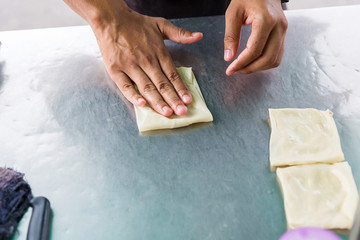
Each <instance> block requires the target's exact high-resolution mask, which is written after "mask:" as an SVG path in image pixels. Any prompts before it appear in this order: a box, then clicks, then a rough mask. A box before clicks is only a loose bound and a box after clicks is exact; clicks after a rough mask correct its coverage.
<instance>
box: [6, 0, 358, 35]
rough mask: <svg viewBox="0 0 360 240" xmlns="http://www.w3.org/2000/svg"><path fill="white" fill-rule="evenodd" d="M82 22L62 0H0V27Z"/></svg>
mask: <svg viewBox="0 0 360 240" xmlns="http://www.w3.org/2000/svg"><path fill="white" fill-rule="evenodd" d="M279 1H280V0H279ZM353 4H360V0H290V2H289V3H287V4H286V5H285V7H286V9H288V10H294V9H303V8H315V7H327V6H339V5H353ZM84 24H86V22H85V21H84V20H82V18H80V17H79V16H78V15H77V14H75V13H74V12H73V11H72V10H71V9H70V8H69V7H68V6H67V5H66V4H65V3H64V2H63V1H62V0H0V31H4V30H18V29H32V28H47V27H63V26H75V25H84Z"/></svg>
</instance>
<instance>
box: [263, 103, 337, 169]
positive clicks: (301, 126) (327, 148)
mask: <svg viewBox="0 0 360 240" xmlns="http://www.w3.org/2000/svg"><path fill="white" fill-rule="evenodd" d="M269 115H270V125H271V136H270V165H271V168H274V167H279V166H290V165H301V164H312V163H335V162H341V161H342V160H344V154H343V152H342V150H341V144H340V138H339V134H338V131H337V129H336V125H335V122H334V119H333V117H332V115H333V113H332V112H331V111H329V110H326V111H320V110H316V109H312V108H306V109H296V108H284V109H269Z"/></svg>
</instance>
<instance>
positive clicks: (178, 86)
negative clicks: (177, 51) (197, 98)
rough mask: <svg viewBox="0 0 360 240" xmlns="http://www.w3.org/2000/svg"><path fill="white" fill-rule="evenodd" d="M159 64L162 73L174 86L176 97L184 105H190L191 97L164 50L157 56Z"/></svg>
mask: <svg viewBox="0 0 360 240" xmlns="http://www.w3.org/2000/svg"><path fill="white" fill-rule="evenodd" d="M159 55H160V56H159V63H160V66H161V69H162V70H163V73H164V74H165V76H166V77H167V79H168V80H169V82H171V84H172V85H173V86H174V88H175V90H176V92H177V94H178V96H179V97H180V98H181V100H182V101H183V102H184V103H185V104H190V103H191V102H192V96H191V93H190V91H189V90H188V88H187V86H186V84H185V82H184V80H183V79H182V78H181V76H180V74H179V73H178V71H177V70H176V67H175V65H174V62H173V60H172V59H171V56H170V54H169V52H168V51H166V50H164V51H163V52H161V53H160V54H159Z"/></svg>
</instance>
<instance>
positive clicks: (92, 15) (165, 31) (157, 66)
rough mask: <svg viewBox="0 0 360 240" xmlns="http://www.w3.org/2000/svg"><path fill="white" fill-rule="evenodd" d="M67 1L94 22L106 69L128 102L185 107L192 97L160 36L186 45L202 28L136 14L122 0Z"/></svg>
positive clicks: (181, 110) (178, 110)
mask: <svg viewBox="0 0 360 240" xmlns="http://www.w3.org/2000/svg"><path fill="white" fill-rule="evenodd" d="M65 1H66V3H67V4H69V5H70V7H72V8H73V9H74V10H75V11H76V12H77V13H79V14H80V15H81V16H83V18H84V19H85V20H87V21H88V23H89V24H90V26H91V27H92V29H93V31H94V33H95V36H96V38H97V41H98V45H99V47H100V51H101V54H102V56H103V59H104V63H105V66H106V69H107V71H108V73H109V74H110V76H111V78H112V80H113V81H114V82H115V83H116V85H117V86H118V88H119V89H120V91H121V92H122V93H123V94H124V96H125V97H126V98H127V99H128V100H129V101H130V102H131V103H133V104H135V105H137V106H144V105H145V104H146V103H148V105H149V106H150V107H151V108H153V109H154V110H155V111H156V112H158V113H159V114H162V115H164V116H167V117H168V116H170V115H172V114H173V113H175V114H176V115H183V114H185V113H186V112H187V107H186V104H189V103H191V101H192V96H191V93H190V92H189V90H188V89H187V87H186V85H185V83H184V81H183V80H182V79H181V77H180V75H179V74H178V72H177V70H176V68H175V65H174V63H173V61H172V59H171V56H170V54H169V52H168V51H167V49H166V47H165V44H164V39H169V40H172V41H175V42H178V43H183V44H190V43H194V42H197V41H199V40H200V39H201V38H202V33H191V32H189V31H187V30H184V29H181V28H178V27H176V26H174V25H173V24H171V23H170V22H169V21H167V20H166V19H163V18H154V17H148V16H144V15H141V14H138V13H136V12H134V11H132V10H131V9H130V8H128V7H127V5H126V4H125V3H124V2H123V1H121V0H65ZM134 83H135V84H136V86H137V89H136V88H135V86H134ZM139 93H140V94H139Z"/></svg>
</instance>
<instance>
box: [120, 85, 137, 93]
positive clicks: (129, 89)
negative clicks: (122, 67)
mask: <svg viewBox="0 0 360 240" xmlns="http://www.w3.org/2000/svg"><path fill="white" fill-rule="evenodd" d="M133 87H134V86H133V85H132V84H130V83H123V84H122V85H121V90H122V91H124V92H128V91H131V90H132V89H133Z"/></svg>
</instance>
